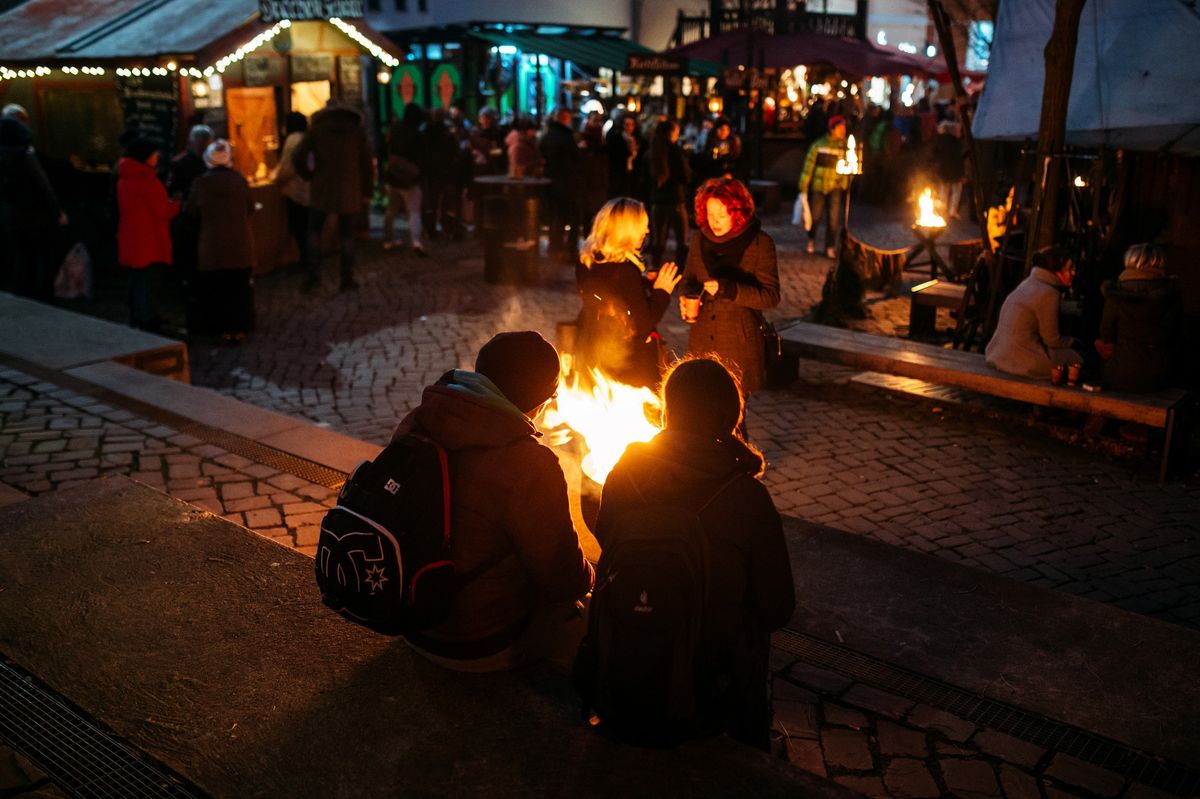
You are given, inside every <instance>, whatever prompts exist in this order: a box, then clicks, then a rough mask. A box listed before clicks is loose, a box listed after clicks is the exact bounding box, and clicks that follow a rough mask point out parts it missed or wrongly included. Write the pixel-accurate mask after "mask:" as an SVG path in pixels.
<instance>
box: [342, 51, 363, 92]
mask: <svg viewBox="0 0 1200 799" xmlns="http://www.w3.org/2000/svg"><path fill="white" fill-rule="evenodd" d="M337 63H338V84H339V86H340V88H341V96H342V100H343V101H344V102H348V103H355V104H361V103H362V101H363V89H362V61H360V60H359V57H358V56H356V55H340V56H338V61H337Z"/></svg>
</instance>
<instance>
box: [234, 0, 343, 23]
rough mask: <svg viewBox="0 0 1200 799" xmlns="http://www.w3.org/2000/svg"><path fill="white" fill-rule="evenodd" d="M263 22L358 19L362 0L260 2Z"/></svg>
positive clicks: (263, 0)
mask: <svg viewBox="0 0 1200 799" xmlns="http://www.w3.org/2000/svg"><path fill="white" fill-rule="evenodd" d="M258 15H259V16H260V17H261V18H262V21H263V22H279V20H281V19H290V20H300V19H329V18H330V17H345V18H357V17H361V16H363V3H362V0H258Z"/></svg>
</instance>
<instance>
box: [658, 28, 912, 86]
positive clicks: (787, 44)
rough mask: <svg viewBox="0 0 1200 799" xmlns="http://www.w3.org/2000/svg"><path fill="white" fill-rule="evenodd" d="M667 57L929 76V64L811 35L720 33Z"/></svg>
mask: <svg viewBox="0 0 1200 799" xmlns="http://www.w3.org/2000/svg"><path fill="white" fill-rule="evenodd" d="M667 52H669V53H671V54H672V55H681V56H686V57H688V58H693V59H704V60H707V61H715V62H718V63H722V64H726V65H727V66H737V65H739V64H740V65H742V66H747V67H757V66H763V67H778V68H781V69H786V68H789V67H794V66H796V65H798V64H818V63H828V64H832V65H833V66H834V67H836V68H837V69H839V70H842V71H843V72H847V73H850V74H853V75H860V76H866V75H915V74H921V73H924V72H926V71H928V68H929V67H928V63H927V61H928V59H922V58H916V57H914V56H909V55H905V54H904V53H901V52H898V51H892V50H886V49H884V48H882V47H879V46H877V45H875V44H872V43H871V42H867V41H863V40H862V39H855V38H852V37H849V36H827V35H825V34H821V33H813V32H810V31H798V32H796V33H786V34H779V35H774V34H770V33H766V32H764V31H748V30H736V31H725V32H724V33H718V34H717V35H716V36H710V37H709V38H707V39H701V40H700V41H698V42H693V43H692V44H685V45H683V46H682V47H676V48H674V49H672V50H668V51H667Z"/></svg>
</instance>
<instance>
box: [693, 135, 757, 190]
mask: <svg viewBox="0 0 1200 799" xmlns="http://www.w3.org/2000/svg"><path fill="white" fill-rule="evenodd" d="M692 158H693V163H692V167H693V169H694V170H695V172H696V180H697V181H705V180H708V179H709V178H719V177H721V176H722V175H732V176H733V177H735V178H739V179H741V178H744V177H745V176H744V175H743V174H742V140H741V138H740V137H739V136H738V135H737V134H736V133H734V132H732V131H730V133H729V138H727V139H725V141H719V140H718V139H717V135H716V133H714V132H713V131H709V134H708V136H706V137H705V139H704V146H703V147H702V148H700V149H699V150H697V151H696V154H695V155H694V156H693V157H692Z"/></svg>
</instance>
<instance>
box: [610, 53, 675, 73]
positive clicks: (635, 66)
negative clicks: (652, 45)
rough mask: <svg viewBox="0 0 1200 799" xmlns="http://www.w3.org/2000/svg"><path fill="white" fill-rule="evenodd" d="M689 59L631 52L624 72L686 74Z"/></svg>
mask: <svg viewBox="0 0 1200 799" xmlns="http://www.w3.org/2000/svg"><path fill="white" fill-rule="evenodd" d="M687 68H688V60H687V59H686V58H683V57H681V56H677V55H661V54H659V53H630V54H629V57H628V58H627V59H626V61H625V69H624V70H622V71H623V72H625V73H627V74H629V75H686V74H687Z"/></svg>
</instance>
